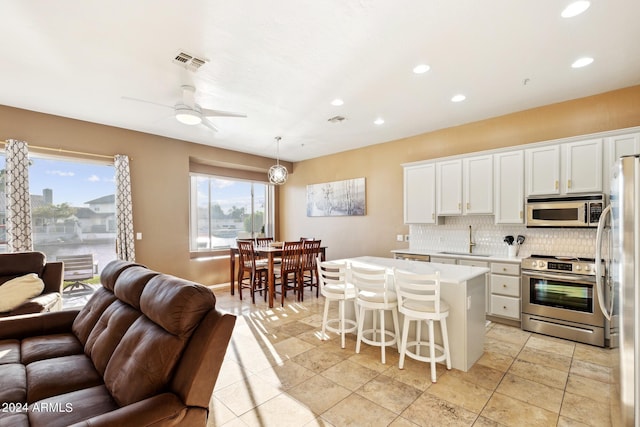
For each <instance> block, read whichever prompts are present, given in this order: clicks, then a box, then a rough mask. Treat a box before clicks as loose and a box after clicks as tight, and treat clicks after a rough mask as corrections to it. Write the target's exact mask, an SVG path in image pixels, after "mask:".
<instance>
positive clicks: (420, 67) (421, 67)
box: [413, 64, 431, 74]
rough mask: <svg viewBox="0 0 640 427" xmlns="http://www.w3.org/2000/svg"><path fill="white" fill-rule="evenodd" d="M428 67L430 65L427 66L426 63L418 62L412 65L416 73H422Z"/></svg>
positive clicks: (427, 69)
mask: <svg viewBox="0 0 640 427" xmlns="http://www.w3.org/2000/svg"><path fill="white" fill-rule="evenodd" d="M430 69H431V67H429V66H428V65H427V64H420V65H416V66H415V67H413V72H414V73H416V74H424V73H426V72H427V71H429V70H430Z"/></svg>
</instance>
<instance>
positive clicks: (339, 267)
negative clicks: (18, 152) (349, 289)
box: [316, 255, 347, 294]
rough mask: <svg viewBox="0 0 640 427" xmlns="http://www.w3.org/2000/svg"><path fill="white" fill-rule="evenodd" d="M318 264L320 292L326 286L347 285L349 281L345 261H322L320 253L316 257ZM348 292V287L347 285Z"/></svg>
mask: <svg viewBox="0 0 640 427" xmlns="http://www.w3.org/2000/svg"><path fill="white" fill-rule="evenodd" d="M316 265H317V266H318V279H319V281H320V292H323V289H324V287H325V286H329V285H345V284H346V282H347V264H346V263H344V262H334V261H322V259H321V257H320V255H318V256H317V257H316ZM345 294H346V287H345Z"/></svg>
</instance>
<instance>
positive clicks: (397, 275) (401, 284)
mask: <svg viewBox="0 0 640 427" xmlns="http://www.w3.org/2000/svg"><path fill="white" fill-rule="evenodd" d="M393 277H394V284H395V291H396V294H397V295H398V307H399V308H401V307H402V306H403V305H404V303H405V300H413V301H423V302H428V303H433V304H434V308H435V313H436V314H439V313H440V272H439V271H436V272H435V273H434V274H416V273H409V272H406V271H402V270H397V269H394V271H393Z"/></svg>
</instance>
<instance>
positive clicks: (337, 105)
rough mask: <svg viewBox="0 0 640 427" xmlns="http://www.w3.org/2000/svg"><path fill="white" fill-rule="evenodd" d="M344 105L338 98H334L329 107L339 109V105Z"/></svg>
mask: <svg viewBox="0 0 640 427" xmlns="http://www.w3.org/2000/svg"><path fill="white" fill-rule="evenodd" d="M343 104H344V101H343V100H342V99H340V98H336V99H334V100H333V101H331V105H333V106H335V107H339V106H341V105H343Z"/></svg>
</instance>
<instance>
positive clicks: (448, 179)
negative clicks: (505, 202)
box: [436, 155, 493, 215]
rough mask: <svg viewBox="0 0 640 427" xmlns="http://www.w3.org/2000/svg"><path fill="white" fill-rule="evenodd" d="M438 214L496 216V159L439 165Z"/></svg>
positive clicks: (489, 156) (466, 158)
mask: <svg viewBox="0 0 640 427" xmlns="http://www.w3.org/2000/svg"><path fill="white" fill-rule="evenodd" d="M436 174H437V178H436V179H437V187H436V188H437V193H436V194H437V205H436V206H437V213H438V215H462V214H464V215H471V214H492V213H493V156H491V155H485V156H473V157H465V158H463V159H455V160H448V161H444V162H437V163H436Z"/></svg>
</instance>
